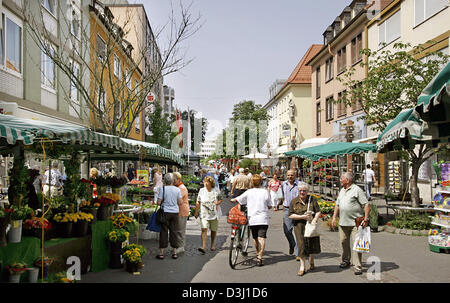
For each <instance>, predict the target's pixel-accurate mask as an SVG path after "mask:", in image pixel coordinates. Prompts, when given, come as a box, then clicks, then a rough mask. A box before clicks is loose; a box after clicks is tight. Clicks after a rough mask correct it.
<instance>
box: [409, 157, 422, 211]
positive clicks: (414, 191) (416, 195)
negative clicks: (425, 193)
mask: <svg viewBox="0 0 450 303" xmlns="http://www.w3.org/2000/svg"><path fill="white" fill-rule="evenodd" d="M421 164H422V162H419V161H418V163H416V162H413V163H412V166H411V179H410V190H411V202H412V207H419V204H420V191H419V187H418V186H417V180H418V177H419V168H420V165H421Z"/></svg>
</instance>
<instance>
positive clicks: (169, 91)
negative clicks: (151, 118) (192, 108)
mask: <svg viewBox="0 0 450 303" xmlns="http://www.w3.org/2000/svg"><path fill="white" fill-rule="evenodd" d="M163 92H164V102H163V104H164V105H163V114H168V115H171V114H172V113H173V112H174V108H175V105H174V103H173V100H175V90H174V89H173V88H172V87H170V86H167V85H164V90H163Z"/></svg>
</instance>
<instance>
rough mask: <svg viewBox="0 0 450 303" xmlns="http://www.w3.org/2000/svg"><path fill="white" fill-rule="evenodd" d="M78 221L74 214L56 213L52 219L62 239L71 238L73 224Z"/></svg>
mask: <svg viewBox="0 0 450 303" xmlns="http://www.w3.org/2000/svg"><path fill="white" fill-rule="evenodd" d="M77 219H78V217H77V215H76V214H74V213H67V212H66V213H58V214H56V215H55V216H54V217H53V220H54V221H55V222H57V226H58V232H59V235H60V236H61V237H63V238H70V237H72V229H73V223H74V222H76V221H77Z"/></svg>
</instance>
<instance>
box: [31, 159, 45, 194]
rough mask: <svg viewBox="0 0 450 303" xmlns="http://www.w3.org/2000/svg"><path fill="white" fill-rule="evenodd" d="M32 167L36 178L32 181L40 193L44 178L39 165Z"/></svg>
mask: <svg viewBox="0 0 450 303" xmlns="http://www.w3.org/2000/svg"><path fill="white" fill-rule="evenodd" d="M32 169H33V170H34V172H33V175H34V177H33V178H34V179H33V180H32V182H33V186H34V190H35V191H36V193H37V194H38V193H40V192H42V179H43V178H42V176H41V173H40V169H39V166H38V165H34V166H33V168H32Z"/></svg>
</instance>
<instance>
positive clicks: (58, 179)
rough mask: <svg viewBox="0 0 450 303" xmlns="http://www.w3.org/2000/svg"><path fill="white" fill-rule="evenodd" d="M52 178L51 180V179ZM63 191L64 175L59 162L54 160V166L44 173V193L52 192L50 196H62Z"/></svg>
mask: <svg viewBox="0 0 450 303" xmlns="http://www.w3.org/2000/svg"><path fill="white" fill-rule="evenodd" d="M49 179H50V180H49ZM61 191H62V175H61V173H60V172H59V170H58V162H56V161H53V163H52V168H51V169H49V170H47V171H46V172H45V174H44V191H43V193H44V195H45V196H47V195H48V194H49V193H50V197H52V198H53V197H56V196H61V194H62V193H61Z"/></svg>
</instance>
